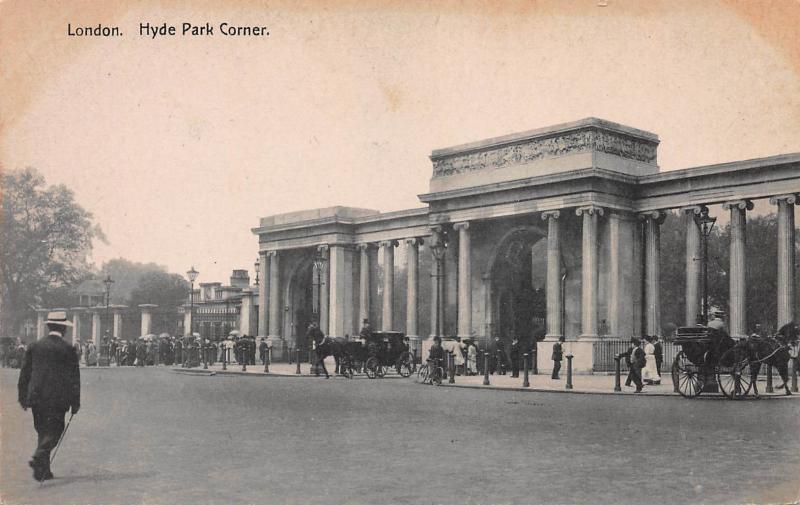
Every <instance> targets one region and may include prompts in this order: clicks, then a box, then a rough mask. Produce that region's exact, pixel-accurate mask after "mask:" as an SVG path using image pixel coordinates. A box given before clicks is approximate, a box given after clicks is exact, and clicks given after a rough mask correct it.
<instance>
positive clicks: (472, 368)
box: [467, 342, 478, 375]
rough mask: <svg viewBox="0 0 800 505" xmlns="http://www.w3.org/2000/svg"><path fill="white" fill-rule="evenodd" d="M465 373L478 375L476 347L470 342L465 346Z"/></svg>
mask: <svg viewBox="0 0 800 505" xmlns="http://www.w3.org/2000/svg"><path fill="white" fill-rule="evenodd" d="M467 375H478V348H477V347H475V344H474V343H472V342H470V343H469V346H468V347H467Z"/></svg>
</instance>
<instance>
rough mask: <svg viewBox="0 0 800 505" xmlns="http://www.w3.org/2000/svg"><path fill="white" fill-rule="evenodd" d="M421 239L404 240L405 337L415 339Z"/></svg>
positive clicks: (417, 332) (416, 334)
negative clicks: (405, 280)
mask: <svg viewBox="0 0 800 505" xmlns="http://www.w3.org/2000/svg"><path fill="white" fill-rule="evenodd" d="M421 243H422V239H419V238H409V239H406V272H407V274H408V277H407V279H408V285H407V287H406V335H408V336H409V337H416V336H418V335H419V329H418V327H417V311H418V306H417V299H418V289H419V245H420V244H421Z"/></svg>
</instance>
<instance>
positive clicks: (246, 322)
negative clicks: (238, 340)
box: [239, 279, 261, 335]
mask: <svg viewBox="0 0 800 505" xmlns="http://www.w3.org/2000/svg"><path fill="white" fill-rule="evenodd" d="M260 280H261V279H259V282H260ZM241 300H242V304H241V310H240V312H239V331H241V332H242V335H253V333H255V332H254V331H253V325H252V318H253V291H252V290H251V289H249V288H244V289H242V297H241Z"/></svg>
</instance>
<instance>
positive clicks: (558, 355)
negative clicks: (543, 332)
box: [550, 335, 564, 380]
mask: <svg viewBox="0 0 800 505" xmlns="http://www.w3.org/2000/svg"><path fill="white" fill-rule="evenodd" d="M551 359H552V360H553V374H552V375H551V376H550V378H551V379H553V380H558V373H559V372H560V371H561V360H562V359H564V336H563V335H562V336H560V337H558V342H556V343H555V344H553V355H552V356H551Z"/></svg>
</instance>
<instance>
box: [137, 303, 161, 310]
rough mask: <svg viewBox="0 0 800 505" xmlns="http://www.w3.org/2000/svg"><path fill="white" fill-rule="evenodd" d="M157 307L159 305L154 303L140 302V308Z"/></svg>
mask: <svg viewBox="0 0 800 505" xmlns="http://www.w3.org/2000/svg"><path fill="white" fill-rule="evenodd" d="M156 307H158V305H154V304H152V303H140V304H139V308H140V309H143V310H149V309H154V308H156Z"/></svg>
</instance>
